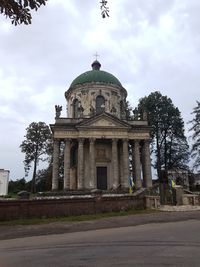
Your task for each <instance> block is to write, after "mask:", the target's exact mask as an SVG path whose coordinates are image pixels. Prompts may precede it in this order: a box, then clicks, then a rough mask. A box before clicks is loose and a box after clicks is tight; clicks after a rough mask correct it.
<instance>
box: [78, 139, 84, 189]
mask: <svg viewBox="0 0 200 267" xmlns="http://www.w3.org/2000/svg"><path fill="white" fill-rule="evenodd" d="M83 145H84V139H83V138H80V139H79V140H78V189H83V188H84V181H83V179H84V158H83V155H84V150H83Z"/></svg>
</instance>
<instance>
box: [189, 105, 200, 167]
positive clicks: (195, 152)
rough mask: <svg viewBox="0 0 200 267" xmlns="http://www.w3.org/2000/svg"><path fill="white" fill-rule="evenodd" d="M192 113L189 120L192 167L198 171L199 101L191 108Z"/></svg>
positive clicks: (199, 161) (199, 153)
mask: <svg viewBox="0 0 200 267" xmlns="http://www.w3.org/2000/svg"><path fill="white" fill-rule="evenodd" d="M192 114H193V115H194V118H193V120H191V121H190V123H191V124H192V127H191V128H190V131H192V132H193V134H192V140H193V145H192V149H191V152H192V153H191V157H192V158H193V159H194V160H195V161H194V165H193V167H194V169H196V170H197V171H200V102H199V101H197V106H196V107H195V108H194V109H193V112H192Z"/></svg>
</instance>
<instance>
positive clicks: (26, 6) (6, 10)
mask: <svg viewBox="0 0 200 267" xmlns="http://www.w3.org/2000/svg"><path fill="white" fill-rule="evenodd" d="M47 1H48V0H0V13H1V14H3V15H4V16H6V17H8V18H9V19H11V21H12V24H14V25H15V26H16V25H18V24H25V25H29V24H31V22H32V16H31V11H32V10H35V11H37V10H38V8H40V7H41V6H42V5H45V4H46V2H47ZM107 2H108V1H105V0H102V1H101V2H100V4H101V5H100V8H101V16H102V18H105V17H109V7H108V6H107Z"/></svg>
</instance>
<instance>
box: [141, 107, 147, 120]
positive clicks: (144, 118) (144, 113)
mask: <svg viewBox="0 0 200 267" xmlns="http://www.w3.org/2000/svg"><path fill="white" fill-rule="evenodd" d="M142 119H143V121H147V119H148V116H147V112H146V110H144V111H143V114H142Z"/></svg>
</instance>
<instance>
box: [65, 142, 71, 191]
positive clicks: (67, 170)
mask: <svg viewBox="0 0 200 267" xmlns="http://www.w3.org/2000/svg"><path fill="white" fill-rule="evenodd" d="M69 189H70V140H69V139H65V150H64V190H69Z"/></svg>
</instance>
